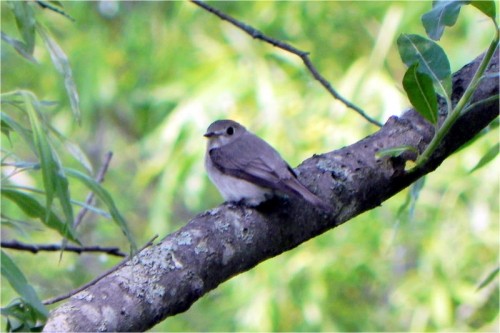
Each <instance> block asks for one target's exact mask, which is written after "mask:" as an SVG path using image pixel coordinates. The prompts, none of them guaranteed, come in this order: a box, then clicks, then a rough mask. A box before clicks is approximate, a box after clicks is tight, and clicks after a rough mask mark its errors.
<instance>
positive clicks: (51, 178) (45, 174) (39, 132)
mask: <svg viewBox="0 0 500 333" xmlns="http://www.w3.org/2000/svg"><path fill="white" fill-rule="evenodd" d="M21 95H22V96H23V99H24V105H25V107H26V112H27V113H28V117H29V120H30V124H31V129H32V132H33V141H34V144H35V150H36V154H37V156H38V158H39V159H40V165H41V168H42V179H43V186H44V188H45V195H46V196H45V197H46V204H45V205H46V209H47V212H48V211H50V209H51V206H52V202H53V200H54V196H55V192H56V186H57V185H56V182H57V165H56V163H55V161H54V156H53V154H52V148H51V147H50V145H49V142H48V140H47V136H46V134H45V131H44V130H43V128H42V125H41V123H40V119H39V116H38V114H39V112H37V111H38V110H35V107H34V105H35V104H34V103H33V100H34V99H35V98H34V96H32V95H31V94H29V93H27V92H21Z"/></svg>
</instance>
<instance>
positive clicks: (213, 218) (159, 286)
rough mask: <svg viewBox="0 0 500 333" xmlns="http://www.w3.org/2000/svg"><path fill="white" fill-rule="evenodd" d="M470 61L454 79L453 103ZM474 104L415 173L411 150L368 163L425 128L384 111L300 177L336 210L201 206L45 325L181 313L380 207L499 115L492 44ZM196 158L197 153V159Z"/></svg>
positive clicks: (121, 323) (136, 324) (132, 327)
mask: <svg viewBox="0 0 500 333" xmlns="http://www.w3.org/2000/svg"><path fill="white" fill-rule="evenodd" d="M478 61H479V60H478V59H476V60H475V61H474V62H473V63H471V64H469V65H467V66H465V67H464V68H462V69H461V70H460V71H459V72H458V73H456V74H455V76H454V80H453V82H454V86H453V91H454V96H453V101H454V102H456V101H457V100H458V98H459V97H460V96H461V94H462V93H463V91H464V90H465V88H466V87H467V84H468V82H469V80H470V78H471V77H472V75H473V73H474V70H475V68H476V67H477V64H478ZM488 72H489V74H491V75H490V76H489V77H488V78H487V79H484V80H482V82H481V84H480V86H479V88H478V91H477V92H476V94H475V95H474V101H475V102H477V101H481V100H484V99H486V98H488V97H492V96H497V98H496V99H490V100H489V102H485V103H479V104H477V105H476V107H474V108H473V109H472V110H471V111H470V112H468V113H467V114H465V115H464V116H463V117H462V118H461V119H460V120H459V121H458V122H457V124H456V125H455V126H454V127H453V129H452V131H451V132H450V133H449V135H448V136H447V137H446V138H445V140H444V142H443V143H442V145H441V146H440V148H439V149H438V151H436V153H435V154H434V156H432V158H431V160H430V161H429V163H428V164H427V165H426V167H425V168H424V169H422V170H419V171H417V172H415V173H411V174H409V173H406V172H405V170H404V164H405V161H406V160H408V159H410V158H412V157H414V156H411V154H403V156H401V157H399V158H383V159H380V160H377V159H376V158H375V153H376V152H377V151H379V150H380V149H384V148H389V147H396V146H401V145H411V146H414V147H417V148H418V149H419V150H420V151H422V150H423V149H424V148H425V147H426V145H427V144H428V143H429V141H430V139H431V137H432V134H433V127H432V126H430V125H429V124H428V123H427V122H425V121H424V120H423V119H422V118H421V117H420V116H419V115H418V114H417V113H416V112H415V111H412V110H410V111H409V112H406V113H405V114H404V115H403V116H401V117H391V118H390V119H389V120H388V121H387V123H386V124H385V125H384V127H383V128H381V129H380V130H379V131H378V132H377V133H374V134H373V135H371V136H369V137H367V138H365V139H363V140H361V141H359V142H357V143H355V144H353V145H351V146H348V147H344V148H342V149H339V150H336V151H333V152H330V153H327V154H324V155H318V156H313V157H311V158H310V159H308V160H306V161H304V162H303V163H302V164H301V165H300V166H299V167H298V168H297V172H298V173H299V178H300V179H301V181H302V182H303V183H304V184H305V185H306V186H308V187H309V188H310V189H311V190H312V191H314V192H315V193H317V194H318V195H319V196H320V197H322V198H325V199H327V200H328V201H329V202H330V203H332V205H333V206H334V207H335V209H334V212H333V213H332V214H330V215H324V214H323V213H321V211H318V210H316V209H314V208H313V207H311V206H310V205H308V204H307V203H306V202H303V201H301V200H299V199H290V200H287V199H275V200H273V201H272V202H268V203H267V204H264V205H263V206H260V207H258V208H256V209H252V208H247V207H242V206H238V205H231V204H224V205H221V206H219V207H217V208H214V209H212V210H209V211H207V212H204V213H202V214H200V215H198V216H197V217H195V218H194V219H193V220H191V221H190V222H189V223H188V224H187V225H186V226H184V227H183V228H181V229H180V230H178V231H177V232H175V233H173V234H171V235H168V236H167V237H165V238H164V239H163V240H162V241H161V242H160V243H159V244H157V245H154V246H151V247H149V248H146V249H144V250H143V251H141V252H140V253H139V254H138V255H137V256H136V257H135V258H133V260H132V261H130V262H128V263H127V264H125V265H124V266H122V267H120V268H119V269H117V270H116V271H115V272H113V273H111V274H110V275H108V276H106V277H104V278H103V279H102V280H100V281H98V282H97V283H96V284H95V285H93V286H91V287H89V288H87V289H86V290H84V291H82V292H80V293H79V294H77V295H75V296H73V297H72V298H71V299H70V300H69V301H68V302H66V303H65V304H63V305H61V306H60V307H58V308H57V309H55V310H53V311H52V312H51V315H50V318H49V320H48V322H47V324H46V326H45V331H81V332H85V331H143V330H146V329H148V328H150V327H152V326H154V325H155V324H157V323H158V322H160V321H162V320H163V319H165V318H166V317H168V316H171V315H174V314H176V313H180V312H183V311H185V310H187V309H188V308H189V307H190V306H191V305H192V304H193V303H194V302H195V301H196V300H197V299H198V298H200V297H201V296H202V295H204V294H205V293H207V292H208V291H210V290H212V289H214V288H216V287H217V286H218V285H219V284H220V283H222V282H224V281H226V280H227V279H229V278H231V277H232V276H234V275H237V274H240V273H242V272H244V271H246V270H248V269H250V268H252V267H254V266H255V265H257V264H258V263H259V262H262V261H264V260H266V259H268V258H271V257H273V256H276V255H278V254H280V253H282V252H284V251H287V250H289V249H291V248H293V247H296V246H297V245H299V244H301V243H303V242H305V241H307V240H308V239H310V238H312V237H315V236H317V235H319V234H321V233H323V232H325V231H327V230H329V229H331V228H334V227H336V226H338V225H339V224H342V223H344V222H346V221H348V220H349V219H351V218H353V217H354V216H356V215H358V214H361V213H362V212H364V211H366V210H369V209H371V208H373V207H376V206H378V205H380V204H381V203H382V202H383V201H384V200H387V199H388V198H389V197H391V196H393V195H394V194H396V193H397V192H399V191H401V190H402V189H404V188H405V187H407V186H409V185H410V184H411V183H412V182H414V181H415V180H417V179H418V178H420V177H422V176H423V175H425V174H427V173H429V172H431V171H433V170H434V169H436V168H437V167H438V166H439V165H440V164H441V163H442V161H444V160H445V159H446V158H447V157H448V156H450V154H452V153H453V152H454V151H455V150H457V149H458V148H459V147H460V146H462V145H463V144H465V143H467V142H468V141H469V140H471V139H472V138H473V137H474V136H475V135H476V134H477V133H479V132H480V131H481V130H482V129H483V128H485V127H486V126H487V125H488V124H489V123H490V122H491V121H493V120H494V119H495V118H497V116H498V108H499V104H498V103H499V102H498V92H499V87H498V50H497V52H496V54H495V57H494V61H493V63H492V64H490V66H489V69H488ZM200 158H202V157H200Z"/></svg>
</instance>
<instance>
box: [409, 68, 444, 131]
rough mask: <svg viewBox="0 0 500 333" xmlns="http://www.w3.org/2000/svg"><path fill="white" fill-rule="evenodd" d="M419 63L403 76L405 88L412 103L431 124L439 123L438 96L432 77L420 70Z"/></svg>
mask: <svg viewBox="0 0 500 333" xmlns="http://www.w3.org/2000/svg"><path fill="white" fill-rule="evenodd" d="M418 66H419V65H418V63H416V64H414V65H412V66H411V67H410V68H408V70H407V71H406V74H405V76H404V78H403V88H404V89H405V91H406V94H407V95H408V99H409V100H410V102H411V104H412V105H413V107H414V108H415V110H417V111H418V113H420V114H421V115H422V116H423V117H424V118H425V119H427V120H428V121H430V122H431V124H434V125H435V124H437V120H438V104H437V96H436V92H435V91H434V86H433V85H432V79H431V78H430V77H429V76H428V75H426V74H423V73H419V72H418Z"/></svg>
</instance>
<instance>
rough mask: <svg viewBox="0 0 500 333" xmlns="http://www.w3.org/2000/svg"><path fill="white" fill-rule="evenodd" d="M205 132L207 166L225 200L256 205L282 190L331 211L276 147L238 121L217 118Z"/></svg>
mask: <svg viewBox="0 0 500 333" xmlns="http://www.w3.org/2000/svg"><path fill="white" fill-rule="evenodd" d="M204 135H205V137H207V138H208V143H207V151H206V155H205V168H206V170H207V173H208V177H209V178H210V180H211V181H212V182H213V183H214V184H215V186H216V187H217V189H218V190H219V192H220V193H221V194H222V196H223V197H224V199H225V200H226V201H235V202H238V201H244V202H245V203H246V204H248V205H251V206H256V205H258V204H260V203H261V202H263V201H265V200H266V199H268V198H269V197H270V196H272V195H273V194H274V193H275V192H282V193H285V194H288V195H293V196H295V197H299V198H303V199H304V200H306V201H308V202H310V203H311V204H313V205H314V206H316V207H319V208H321V209H323V210H331V206H330V205H329V204H327V203H325V202H324V201H323V200H321V199H320V198H318V197H317V196H316V195H314V194H313V193H311V192H310V191H309V190H308V189H307V188H306V187H305V186H304V185H302V184H301V183H300V182H299V180H298V179H297V175H296V174H295V172H294V171H293V169H292V168H291V167H290V166H289V165H288V164H287V163H286V162H285V161H284V160H283V159H282V158H281V156H280V154H279V153H278V152H277V151H276V150H275V149H274V148H273V147H271V146H270V145H269V144H268V143H267V142H265V141H264V140H262V139H261V138H259V137H258V136H256V135H254V134H252V133H250V132H249V131H247V129H246V128H245V127H243V126H242V125H240V124H238V123H237V122H235V121H232V120H217V121H215V122H214V123H212V124H211V125H210V126H209V127H208V129H207V132H206V133H205V134H204Z"/></svg>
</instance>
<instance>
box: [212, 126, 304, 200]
mask: <svg viewBox="0 0 500 333" xmlns="http://www.w3.org/2000/svg"><path fill="white" fill-rule="evenodd" d="M257 148H258V149H257ZM209 156H210V158H211V160H212V162H213V164H214V165H215V167H216V168H218V169H219V170H220V171H221V172H223V173H226V174H228V175H231V176H233V177H236V178H241V179H244V180H247V181H249V182H251V183H254V184H256V185H259V186H262V187H267V188H271V189H275V190H279V191H283V192H285V193H289V192H290V189H289V188H288V187H287V186H286V184H285V181H286V180H288V179H290V178H293V177H295V173H293V170H292V169H291V168H290V167H289V166H288V164H286V162H285V161H283V159H282V158H281V156H280V155H279V154H278V152H277V151H276V150H274V148H272V147H271V146H269V144H267V143H266V142H265V141H263V140H261V139H260V138H258V137H256V136H254V135H251V136H247V137H246V138H244V139H243V140H236V141H233V142H232V143H230V144H227V145H225V146H222V147H219V148H213V149H211V150H210V151H209Z"/></svg>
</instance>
